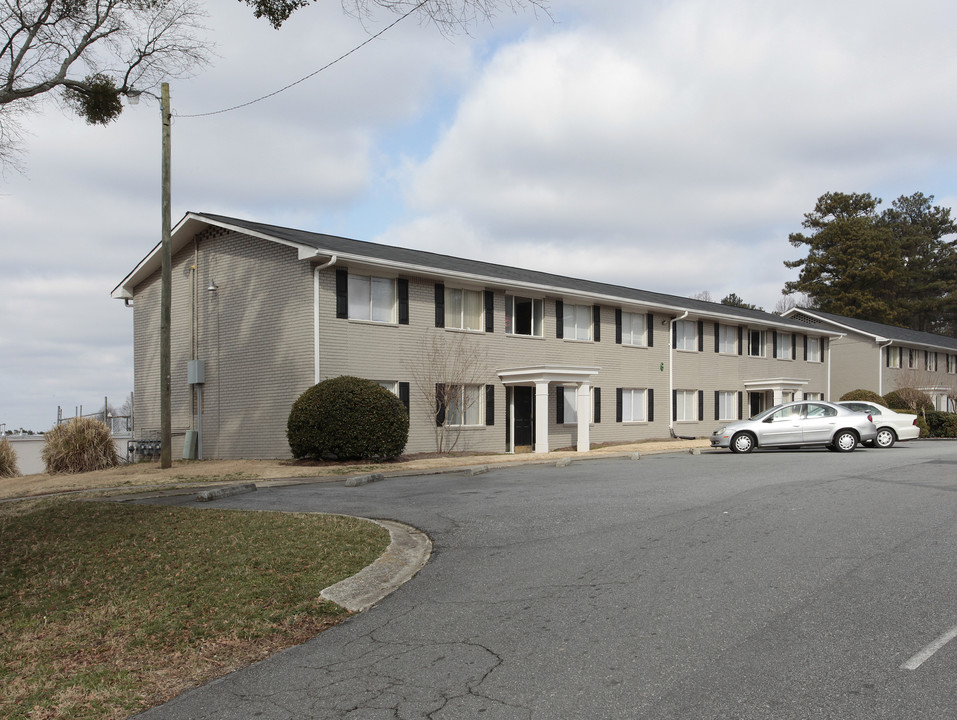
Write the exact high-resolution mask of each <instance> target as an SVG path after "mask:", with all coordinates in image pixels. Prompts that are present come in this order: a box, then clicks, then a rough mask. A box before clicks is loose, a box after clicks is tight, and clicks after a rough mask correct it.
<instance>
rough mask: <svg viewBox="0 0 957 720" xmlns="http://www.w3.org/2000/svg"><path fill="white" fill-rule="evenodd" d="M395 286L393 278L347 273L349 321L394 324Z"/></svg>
mask: <svg viewBox="0 0 957 720" xmlns="http://www.w3.org/2000/svg"><path fill="white" fill-rule="evenodd" d="M395 286H396V282H395V278H386V277H378V276H375V275H354V274H352V273H349V319H350V320H363V321H365V322H378V323H395V313H396V287H395ZM377 300H378V301H379V303H378V305H377ZM363 301H364V302H363ZM383 301H387V302H388V307H386V304H385V302H383Z"/></svg>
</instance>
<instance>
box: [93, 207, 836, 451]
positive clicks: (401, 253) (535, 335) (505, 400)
mask: <svg viewBox="0 0 957 720" xmlns="http://www.w3.org/2000/svg"><path fill="white" fill-rule="evenodd" d="M172 245H173V265H172V276H173V281H172V329H171V344H172V388H173V390H172V414H173V428H174V447H173V452H174V454H177V453H179V452H181V451H182V448H183V443H184V441H185V438H186V437H187V436H188V434H190V433H194V434H195V433H198V434H199V435H200V438H201V446H202V456H203V457H207V458H240V457H246V458H282V457H288V456H289V455H290V451H289V446H288V443H287V441H286V436H285V430H286V420H287V418H288V414H289V410H290V408H291V406H292V403H293V402H294V401H295V399H296V398H297V397H298V396H299V395H300V394H301V393H302V392H303V391H304V390H305V389H307V388H308V387H310V386H311V385H313V384H315V383H316V382H319V381H321V380H323V379H326V378H330V377H335V376H338V375H355V376H359V377H364V378H369V379H372V380H376V381H378V382H380V383H381V384H383V385H384V386H385V387H387V388H389V389H390V390H392V391H393V392H395V393H396V394H397V395H398V396H399V397H400V398H401V399H402V401H403V402H404V403H405V405H406V407H407V408H408V411H409V414H410V433H409V443H408V446H407V452H410V453H415V452H431V451H434V450H435V449H436V437H437V434H436V429H437V427H438V428H440V429H441V430H443V431H444V432H449V431H451V432H454V433H455V436H456V438H457V445H456V449H457V450H475V451H482V452H496V453H497V452H520V451H534V452H538V453H542V452H548V451H549V450H554V449H558V448H577V449H579V450H587V449H588V448H589V447H591V446H592V445H593V444H595V443H613V442H633V441H638V440H643V439H656V438H667V437H670V436H673V435H677V436H682V437H691V436H706V435H710V433H711V432H712V431H713V429H714V427H715V426H716V424H717V423H720V422H722V421H726V420H733V419H738V418H741V417H747V416H750V415H751V414H754V413H755V412H757V411H760V410H761V409H764V408H766V407H770V406H771V405H774V404H777V403H780V402H784V401H787V400H791V399H800V398H816V399H830V397H831V386H830V382H831V378H830V358H831V354H832V353H831V347H832V343H833V342H834V341H836V340H838V339H840V338H841V337H842V333H841V332H838V331H835V330H834V329H832V328H831V327H830V326H824V325H821V326H816V325H809V324H808V323H806V322H803V321H802V320H800V319H796V318H790V317H781V316H777V315H772V314H769V313H765V312H762V311H756V310H748V309H743V308H734V307H729V306H725V305H720V304H717V303H710V302H705V301H701V300H693V299H688V298H683V297H677V296H673V295H666V294H661V293H655V292H650V291H646V290H639V289H634V288H629V287H623V286H617V285H611V284H606V283H600V282H595V281H592V280H586V279H580V278H574V277H565V276H561V275H555V274H550V273H543V272H537V271H532V270H526V269H522V268H514V267H508V266H504V265H498V264H494V263H489V262H483V261H478V260H468V259H463V258H456V257H452V256H448V255H441V254H436V253H430V252H424V251H418V250H411V249H406V248H397V247H390V246H386V245H380V244H375V243H368V242H362V241H358V240H351V239H348V238H341V237H335V236H331V235H324V234H319V233H312V232H305V231H301V230H295V229H289V228H282V227H276V226H272V225H265V224H261V223H255V222H250V221H246V220H240V219H236V218H229V217H222V216H218V215H211V214H205V213H189V214H187V215H186V216H185V217H184V218H183V219H182V220H181V221H180V222H179V223H178V224H177V225H176V227H175V228H174V230H173V235H172ZM112 294H113V297H115V298H118V299H122V300H124V301H126V302H127V304H129V305H132V312H133V317H134V363H135V368H134V371H135V381H134V382H135V403H136V409H135V411H136V418H137V428H136V434H137V437H142V438H145V437H152V436H154V435H156V433H158V430H159V425H160V418H159V405H160V402H159V395H160V382H159V356H158V347H159V327H160V313H159V308H160V255H159V247H158V246H157V247H156V248H154V249H153V250H152V251H151V252H150V253H149V254H148V255H147V256H146V257H145V258H144V259H143V260H142V261H141V262H140V263H139V264H138V265H137V266H136V267H135V268H134V269H133V270H132V271H131V272H130V273H129V275H127V276H126V277H125V278H124V279H123V281H122V282H121V283H120V284H119V285H118V286H117V287H116V288H115V289H114V291H113V293H112ZM463 365H464V366H466V367H464V368H463Z"/></svg>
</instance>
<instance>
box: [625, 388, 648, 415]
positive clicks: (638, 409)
mask: <svg viewBox="0 0 957 720" xmlns="http://www.w3.org/2000/svg"><path fill="white" fill-rule="evenodd" d="M647 395H648V392H647V390H644V389H628V388H625V389H623V390H622V391H621V420H622V422H645V420H646V419H647V417H648V415H647V404H646V403H647Z"/></svg>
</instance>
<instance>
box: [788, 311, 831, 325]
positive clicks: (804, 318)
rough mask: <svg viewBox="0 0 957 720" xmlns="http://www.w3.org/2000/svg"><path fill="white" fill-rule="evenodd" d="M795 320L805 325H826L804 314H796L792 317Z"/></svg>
mask: <svg viewBox="0 0 957 720" xmlns="http://www.w3.org/2000/svg"><path fill="white" fill-rule="evenodd" d="M791 317H792V319H793V320H798V321H800V322H802V323H804V324H805V325H823V324H824V323H823V322H821V321H820V320H818V319H817V318H813V317H810V316H808V315H805V314H804V313H795V314H794V315H792V316H791Z"/></svg>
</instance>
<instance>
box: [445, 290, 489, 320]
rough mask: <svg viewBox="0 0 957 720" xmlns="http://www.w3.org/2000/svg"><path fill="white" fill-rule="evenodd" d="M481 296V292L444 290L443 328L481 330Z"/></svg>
mask: <svg viewBox="0 0 957 720" xmlns="http://www.w3.org/2000/svg"><path fill="white" fill-rule="evenodd" d="M482 311H483V296H482V291H481V290H459V289H458V288H445V327H447V328H454V329H458V330H482V329H483V327H484V325H483V317H482Z"/></svg>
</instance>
